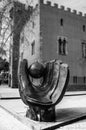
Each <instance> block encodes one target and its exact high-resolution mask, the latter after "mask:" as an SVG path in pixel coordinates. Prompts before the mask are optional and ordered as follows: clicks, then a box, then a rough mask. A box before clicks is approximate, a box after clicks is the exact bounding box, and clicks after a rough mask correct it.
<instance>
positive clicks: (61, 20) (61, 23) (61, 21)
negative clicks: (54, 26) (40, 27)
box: [60, 18, 63, 26]
mask: <svg viewBox="0 0 86 130" xmlns="http://www.w3.org/2000/svg"><path fill="white" fill-rule="evenodd" d="M60 25H61V26H63V19H62V18H61V19H60Z"/></svg>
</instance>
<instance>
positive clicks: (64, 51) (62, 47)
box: [58, 38, 67, 55]
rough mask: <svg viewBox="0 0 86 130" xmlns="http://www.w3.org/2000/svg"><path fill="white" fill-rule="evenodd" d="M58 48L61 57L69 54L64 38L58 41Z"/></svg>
mask: <svg viewBox="0 0 86 130" xmlns="http://www.w3.org/2000/svg"><path fill="white" fill-rule="evenodd" d="M58 45H59V46H58V47H59V54H60V55H66V54H67V40H66V39H65V38H64V39H62V38H59V39H58Z"/></svg>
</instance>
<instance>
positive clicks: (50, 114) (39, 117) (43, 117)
mask: <svg viewBox="0 0 86 130" xmlns="http://www.w3.org/2000/svg"><path fill="white" fill-rule="evenodd" d="M26 117H29V118H30V119H32V120H35V121H43V122H53V121H55V108H50V109H46V108H45V109H40V108H39V107H32V106H30V107H29V108H28V110H27V112H26Z"/></svg>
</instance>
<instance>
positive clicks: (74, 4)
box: [45, 0, 86, 13]
mask: <svg viewBox="0 0 86 130" xmlns="http://www.w3.org/2000/svg"><path fill="white" fill-rule="evenodd" d="M45 1H47V0H45ZM48 1H52V2H55V3H58V4H59V5H64V6H65V7H66V8H67V7H69V8H71V9H72V10H73V9H75V10H77V11H78V12H79V11H80V12H82V13H86V0H48Z"/></svg>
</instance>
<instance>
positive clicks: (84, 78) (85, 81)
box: [83, 76, 86, 84]
mask: <svg viewBox="0 0 86 130" xmlns="http://www.w3.org/2000/svg"><path fill="white" fill-rule="evenodd" d="M83 83H84V84H85V83H86V77H85V76H84V77H83Z"/></svg>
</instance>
